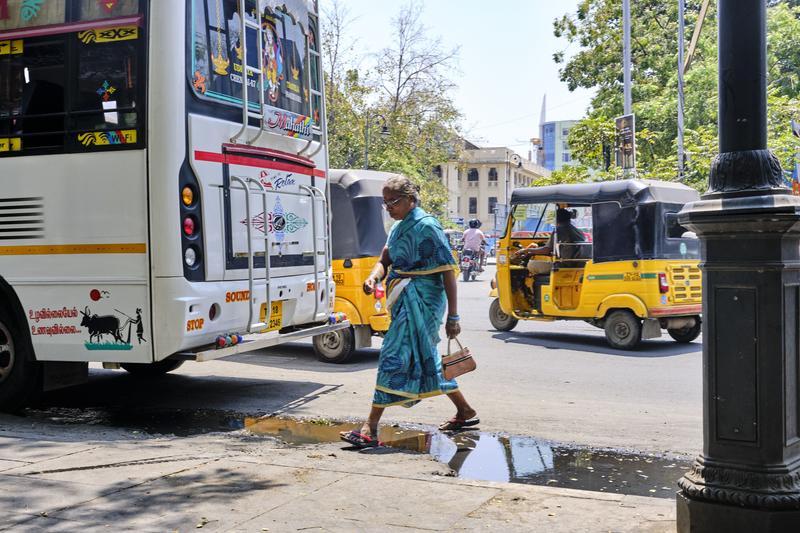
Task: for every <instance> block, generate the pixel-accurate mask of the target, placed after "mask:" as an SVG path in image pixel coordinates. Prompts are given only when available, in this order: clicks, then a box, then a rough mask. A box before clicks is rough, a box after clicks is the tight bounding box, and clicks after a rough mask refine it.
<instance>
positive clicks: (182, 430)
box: [23, 369, 341, 435]
mask: <svg viewBox="0 0 800 533" xmlns="http://www.w3.org/2000/svg"><path fill="white" fill-rule="evenodd" d="M177 372H180V370H178V371H177ZM340 387H341V385H339V384H324V383H315V382H310V381H282V380H274V379H266V378H261V377H259V378H252V379H250V378H242V377H230V376H224V375H218V376H213V375H212V376H207V375H206V376H198V375H181V374H179V373H174V374H167V375H164V376H157V377H150V378H140V377H136V376H132V375H130V374H128V373H127V372H124V371H112V370H99V369H92V370H91V371H90V373H89V382H88V383H85V384H83V385H77V386H74V387H69V388H66V389H61V390H57V391H52V392H48V393H46V394H44V395H43V396H42V398H41V400H40V401H39V402H38V403H37V405H35V406H34V407H32V408H29V409H26V410H24V413H23V415H24V416H26V417H29V418H32V419H35V420H47V421H51V422H56V423H62V424H70V425H75V424H79V425H99V426H109V427H117V428H128V429H137V430H142V431H144V432H148V433H163V434H175V435H195V434H199V433H205V432H208V431H232V430H238V429H241V428H242V427H243V424H244V418H245V416H261V415H264V414H271V413H280V412H283V411H285V410H288V409H297V408H299V407H301V406H303V405H304V404H306V403H309V402H311V401H314V400H315V399H317V398H319V397H320V396H322V395H325V394H329V393H331V392H334V391H336V390H338V389H339V388H340Z"/></svg>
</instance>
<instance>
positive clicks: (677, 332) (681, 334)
mask: <svg viewBox="0 0 800 533" xmlns="http://www.w3.org/2000/svg"><path fill="white" fill-rule="evenodd" d="M694 319H695V323H694V326H692V327H690V328H681V329H668V330H667V333H669V336H670V337H672V338H673V339H675V341H676V342H680V343H682V344H686V343H689V342H692V341H693V340H695V339H696V338H697V337H699V336H700V332H701V331H702V330H703V323H702V322H701V321H700V317H699V316H696V317H694Z"/></svg>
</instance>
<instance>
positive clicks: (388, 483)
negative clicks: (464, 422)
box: [242, 474, 501, 531]
mask: <svg viewBox="0 0 800 533" xmlns="http://www.w3.org/2000/svg"><path fill="white" fill-rule="evenodd" d="M500 492H501V489H497V488H491V487H471V486H465V485H459V484H453V483H437V484H435V485H432V484H431V483H430V481H421V480H414V479H402V478H400V477H396V478H393V479H390V478H385V477H384V478H377V479H376V478H375V477H374V476H372V475H366V474H350V475H347V476H346V477H344V478H343V479H341V480H340V481H338V482H336V483H334V484H332V485H329V486H328V487H325V488H323V489H320V490H318V491H316V492H314V493H313V494H309V495H308V496H305V497H302V498H298V499H296V500H293V501H292V502H290V503H287V504H285V505H282V506H280V507H277V508H275V509H273V510H272V511H270V512H268V513H265V514H264V515H262V516H259V517H258V519H257V520H256V521H255V522H252V523H245V524H242V526H243V528H244V530H246V531H254V530H257V526H258V527H264V526H263V525H261V524H266V527H268V528H270V531H288V530H289V529H291V530H299V529H313V528H320V529H321V530H323V531H325V530H332V531H370V530H379V529H380V530H383V529H384V528H385V527H387V526H388V527H401V528H406V531H408V529H409V528H411V529H412V530H413V529H415V528H416V529H426V530H434V531H444V530H447V529H449V528H450V527H451V526H452V525H453V524H455V523H456V522H458V521H459V520H461V519H462V518H463V517H464V516H466V515H469V513H471V512H472V511H474V510H475V509H478V508H479V507H480V506H481V505H483V504H484V503H485V502H486V501H488V500H490V499H491V498H492V497H494V496H496V495H497V494H499V493H500Z"/></svg>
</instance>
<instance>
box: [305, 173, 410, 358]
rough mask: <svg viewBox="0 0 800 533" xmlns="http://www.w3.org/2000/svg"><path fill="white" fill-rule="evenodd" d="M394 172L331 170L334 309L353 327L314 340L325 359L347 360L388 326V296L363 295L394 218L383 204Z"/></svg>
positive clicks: (367, 345) (315, 347) (370, 344)
mask: <svg viewBox="0 0 800 533" xmlns="http://www.w3.org/2000/svg"><path fill="white" fill-rule="evenodd" d="M395 175H396V174H392V173H389V172H377V171H372V170H355V169H346V170H331V171H330V172H329V173H328V176H329V179H330V186H331V200H330V202H331V251H332V255H333V279H334V281H335V282H336V303H335V308H334V311H335V312H342V313H345V314H346V315H347V319H348V320H349V321H350V324H351V325H350V327H349V328H345V329H340V330H337V331H334V332H331V333H326V334H324V335H318V336H316V337H314V339H313V345H314V352H315V353H316V354H317V357H318V358H319V359H320V360H321V361H325V362H328V363H344V362H345V361H347V360H348V359H350V357H351V356H352V355H353V352H354V351H355V350H357V349H360V348H369V347H370V346H372V337H373V336H376V335H377V336H380V335H383V333H384V332H386V331H387V330H388V329H389V314H388V313H387V310H386V299H385V297H381V298H376V296H379V295H380V293H379V291H376V293H377V294H364V290H363V289H362V286H363V283H364V280H365V279H367V276H369V273H370V271H371V270H372V267H373V266H375V263H376V262H377V261H378V259H379V258H380V255H381V251H382V250H383V247H384V245H385V244H386V237H387V235H388V230H389V229H390V228H391V226H392V223H393V222H394V221H393V220H392V219H391V218H390V217H389V214H388V213H387V212H386V210H385V209H384V208H383V194H382V193H383V185H384V183H385V182H386V180H387V179H389V178H390V177H392V176H395Z"/></svg>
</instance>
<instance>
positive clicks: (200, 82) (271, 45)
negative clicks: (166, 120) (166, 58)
mask: <svg viewBox="0 0 800 533" xmlns="http://www.w3.org/2000/svg"><path fill="white" fill-rule="evenodd" d="M259 4H260V5H262V6H263V8H262V10H261V11H260V12H259V11H258V9H257V7H256V1H255V0H246V1H245V10H246V13H245V14H244V17H245V20H246V21H247V22H250V23H252V24H258V25H260V27H261V32H260V34H261V39H262V43H261V46H262V56H263V57H262V58H261V63H262V64H263V66H264V87H263V91H264V103H265V105H266V106H268V107H271V108H273V109H278V110H285V111H290V112H292V113H295V114H298V115H302V116H310V117H312V119H313V122H316V123H318V122H319V113H320V112H321V107H322V99H321V95H322V93H321V80H320V75H321V72H320V67H319V62H320V60H319V50H318V46H317V41H318V35H317V21H316V19H315V17H314V15H313V13H309V12H308V11H307V8H308V5H310V4H311V3H310V2H309V3H306V2H286V3H284V2H266V3H264V2H259ZM287 5H288V6H291V7H286V6H287ZM271 6H272V7H271ZM238 7H239V1H238V0H193V3H192V9H193V16H192V20H193V31H192V36H193V40H194V42H193V43H192V44H191V47H190V54H191V60H192V68H191V72H190V74H191V78H192V86H193V88H194V90H195V93H196V94H198V96H202V97H206V98H212V99H214V100H217V101H221V102H228V103H232V104H236V105H242V84H243V83H244V77H245V75H244V68H245V67H244V65H245V64H246V65H248V66H249V67H252V68H253V69H254V70H253V71H251V73H249V74H248V100H249V102H250V105H251V106H254V105H255V108H254V110H255V109H257V104H258V102H259V95H258V87H257V84H258V67H259V57H258V37H259V32H258V31H256V30H255V29H254V28H252V27H248V28H247V29H246V31H245V35H244V36H243V35H241V33H242V31H241V28H242V19H241V16H242V15H241V14H240V13H239V9H238ZM243 42H244V43H246V48H247V57H246V58H245V57H244V48H243V46H242V43H243ZM315 125H316V124H315ZM300 133H301V136H302V135H303V134H304V133H305V134H307V132H300Z"/></svg>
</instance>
